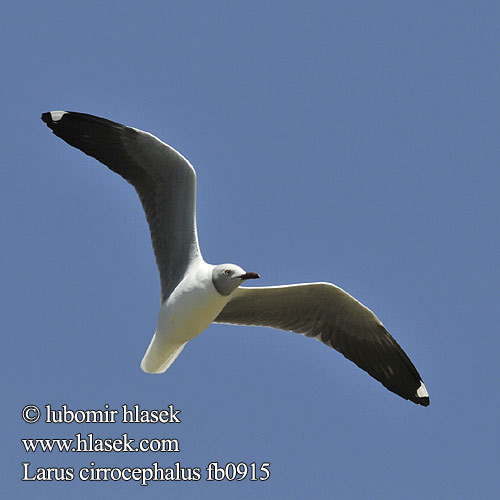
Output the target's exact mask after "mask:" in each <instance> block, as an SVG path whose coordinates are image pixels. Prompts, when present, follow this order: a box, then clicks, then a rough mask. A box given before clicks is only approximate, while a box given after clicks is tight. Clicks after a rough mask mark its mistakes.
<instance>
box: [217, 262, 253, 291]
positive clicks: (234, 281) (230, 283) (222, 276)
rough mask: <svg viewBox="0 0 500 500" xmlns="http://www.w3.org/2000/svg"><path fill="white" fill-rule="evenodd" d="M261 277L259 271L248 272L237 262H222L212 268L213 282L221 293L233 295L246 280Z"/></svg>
mask: <svg viewBox="0 0 500 500" xmlns="http://www.w3.org/2000/svg"><path fill="white" fill-rule="evenodd" d="M256 278H260V276H259V275H258V274H257V273H247V272H246V271H244V270H243V269H241V267H240V266H236V265H235V264H220V265H218V266H215V267H214V268H213V270H212V282H213V284H214V286H215V289H216V290H217V291H218V292H219V293H220V294H221V295H231V293H233V292H234V291H235V290H236V289H237V288H238V287H239V286H240V285H241V284H242V283H243V282H244V281H245V280H253V279H256Z"/></svg>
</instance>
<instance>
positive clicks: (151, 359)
mask: <svg viewBox="0 0 500 500" xmlns="http://www.w3.org/2000/svg"><path fill="white" fill-rule="evenodd" d="M186 344H187V342H182V343H181V344H178V343H171V342H170V343H169V342H168V341H166V339H161V340H160V339H159V338H158V336H157V335H156V332H155V334H154V335H153V338H152V339H151V342H150V344H149V347H148V349H147V351H146V354H144V357H143V358H142V361H141V368H142V370H143V371H145V372H146V373H163V372H165V371H167V370H168V368H169V367H170V365H171V364H172V363H173V362H174V361H175V360H176V359H177V356H179V354H180V353H181V351H182V349H184V346H185V345H186Z"/></svg>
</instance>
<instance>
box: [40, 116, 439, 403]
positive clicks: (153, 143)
mask: <svg viewBox="0 0 500 500" xmlns="http://www.w3.org/2000/svg"><path fill="white" fill-rule="evenodd" d="M42 120H43V121H44V122H45V123H46V124H47V125H48V127H49V128H50V129H52V131H53V132H54V134H56V135H57V136H58V137H60V138H61V139H63V140H64V141H66V142H67V143H68V144H70V145H71V146H74V147H76V148H78V149H80V150H81V151H83V152H84V153H86V154H88V155H90V156H92V157H94V158H96V159H97V160H99V161H100V162H102V163H104V164H105V165H106V166H107V167H109V168H110V169H111V170H113V171H114V172H116V173H117V174H119V175H121V176H122V177H123V178H124V179H126V180H127V181H128V182H129V183H131V184H132V185H133V186H134V188H135V190H136V191H137V193H138V195H139V198H140V200H141V203H142V206H143V208H144V211H145V213H146V218H147V220H148V224H149V229H150V232H151V239H152V243H153V249H154V252H155V256H156V263H157V265H158V270H159V273H160V282H161V307H160V312H159V315H158V323H157V327H156V331H155V333H154V335H153V338H152V340H151V342H150V344H149V347H148V348H147V351H146V354H145V355H144V357H143V359H142V362H141V368H142V369H143V370H144V371H145V372H147V373H163V372H164V371H165V370H167V369H168V367H169V366H170V365H171V364H172V363H173V362H174V361H175V359H176V358H177V356H178V355H179V354H180V352H181V351H182V349H183V348H184V346H185V345H186V343H187V342H189V341H190V340H191V339H193V338H194V337H196V336H197V335H199V334H200V333H201V332H203V330H205V329H206V328H207V327H208V326H209V325H210V324H211V323H212V322H216V323H232V324H238V325H262V326H267V327H271V328H278V329H282V330H290V331H292V332H296V333H301V334H303V335H306V336H307V337H313V338H316V339H317V340H320V341H321V342H323V343H324V344H326V345H328V346H330V347H333V348H334V349H336V350H337V351H339V352H341V353H342V354H343V355H344V356H345V357H346V358H348V359H349V360H351V361H353V362H354V363H356V364H357V365H358V366H359V367H360V368H362V369H363V370H365V371H366V372H368V373H369V374H370V375H371V376H372V377H374V378H375V379H377V380H378V381H379V382H381V383H382V384H383V385H384V386H385V387H386V388H387V389H389V390H390V391H392V392H394V393H396V394H398V395H399V396H401V397H402V398H405V399H408V400H410V401H413V402H414V403H417V404H420V405H422V406H428V405H429V395H428V393H427V390H426V388H425V385H424V383H423V382H422V379H421V377H420V375H419V374H418V372H417V370H416V368H415V367H414V366H413V363H412V362H411V361H410V359H409V358H408V356H407V355H406V353H405V352H404V351H403V349H402V348H401V347H400V346H399V344H398V343H397V342H396V341H395V340H394V339H393V337H392V336H391V335H390V334H389V333H388V332H387V330H386V329H385V327H384V325H383V324H382V322H381V321H380V320H379V319H378V318H377V316H375V314H373V313H372V312H371V311H370V310H369V309H368V308H367V307H365V306H364V305H363V304H361V303H360V302H358V301H357V300H356V299H355V298H353V297H351V296H350V295H349V294H348V293H347V292H345V291H344V290H342V289H341V288H339V287H337V286H335V285H333V284H331V283H304V284H294V285H284V286H271V287H258V288H250V287H242V288H239V286H240V285H241V284H242V283H243V282H245V281H246V280H248V279H255V278H258V277H259V275H258V274H256V273H249V272H246V271H244V270H243V269H242V268H241V267H239V266H236V265H234V264H220V265H217V266H213V265H211V264H207V263H206V262H205V261H204V260H203V258H202V256H201V252H200V247H199V245H198V235H197V232H196V173H195V170H194V168H193V167H192V166H191V164H190V163H189V162H188V161H187V160H186V159H185V158H184V157H183V156H182V155H181V154H179V153H178V152H177V151H175V149H173V148H172V147H170V146H168V145H167V144H165V143H164V142H162V141H160V140H159V139H158V138H156V137H155V136H153V135H151V134H149V133H147V132H143V131H141V130H138V129H135V128H131V127H126V126H124V125H121V124H119V123H116V122H112V121H110V120H106V119H104V118H99V117H97V116H92V115H88V114H84V113H75V112H68V111H51V112H49V113H43V115H42Z"/></svg>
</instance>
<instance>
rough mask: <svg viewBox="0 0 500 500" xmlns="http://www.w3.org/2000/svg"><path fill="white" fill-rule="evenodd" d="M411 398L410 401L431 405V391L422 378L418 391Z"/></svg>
mask: <svg viewBox="0 0 500 500" xmlns="http://www.w3.org/2000/svg"><path fill="white" fill-rule="evenodd" d="M409 399H410V401H413V402H414V403H416V404H417V405H421V406H429V405H430V399H429V393H428V392H427V389H426V387H425V384H424V383H423V382H422V381H421V380H420V385H419V387H418V389H417V392H415V394H414V395H413V397H411V398H409Z"/></svg>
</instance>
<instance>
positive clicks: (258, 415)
mask: <svg viewBox="0 0 500 500" xmlns="http://www.w3.org/2000/svg"><path fill="white" fill-rule="evenodd" d="M499 15H500V8H499V6H498V3H497V2H487V1H484V2H476V3H471V2H461V1H458V2H456V1H455V2H448V1H445V2H438V4H436V3H435V2H423V3H422V2H418V3H416V2H401V1H386V2H371V1H364V2H347V1H345V2H308V3H307V4H306V3H305V2H221V1H216V2H210V3H207V2H159V1H158V2H116V1H109V2H95V1H88V2H84V4H83V5H82V4H81V3H78V4H77V2H62V1H61V2H51V1H48V2H29V3H18V2H9V1H8V2H4V3H3V4H2V7H0V19H1V21H0V41H1V47H2V48H1V51H2V67H3V72H2V75H3V76H2V79H1V80H0V90H1V94H2V96H3V99H2V103H3V109H2V115H3V119H2V121H1V124H0V130H1V133H2V138H3V141H2V144H3V154H4V158H3V161H2V169H1V175H2V182H1V183H0V189H1V196H0V200H1V203H2V213H3V214H4V216H3V217H2V221H1V224H2V228H1V229H2V234H3V235H4V237H3V239H2V254H3V255H2V257H3V258H2V281H3V284H4V286H3V287H2V292H1V293H2V297H1V304H2V318H3V341H4V347H3V349H2V365H3V372H4V375H3V377H2V378H3V383H2V385H3V389H2V391H3V394H4V397H3V416H2V422H3V429H4V432H3V435H2V453H1V466H2V471H3V474H4V478H3V480H2V486H1V488H2V489H3V490H4V491H5V492H6V494H4V495H2V496H3V498H22V499H24V498H40V499H48V498H51V499H59V498H68V497H71V498H74V499H86V498H89V495H91V496H94V497H95V498H107V499H118V498H120V499H121V498H139V497H140V498H144V499H156V498H163V497H167V496H169V497H170V498H186V499H189V498H228V499H229V498H244V499H246V498H249V499H250V498H259V499H262V498H265V499H268V498H269V499H291V498H318V499H320V498H325V499H326V498H342V499H387V498H405V499H420V498H430V499H434V498H435V499H461V498H463V499H466V498H484V499H487V498H497V496H496V495H497V494H498V491H499V479H498V462H499V458H498V445H499V439H498V418H499V409H500V408H499V397H498V395H499V389H500V387H499V377H498V373H497V369H498V352H499V340H498V309H497V308H498V282H499V265H498V246H499V242H500V241H499V240H500V238H499V231H498V212H499V201H498V187H499V180H500V179H499V173H498V171H499V163H500V149H499V146H498V130H499V129H498V118H499V111H500V109H499V108H500V106H499V99H498V89H499V88H500V81H499V80H500V70H499V68H500V64H499V56H498V47H499V42H500V35H499V31H498V19H499ZM53 109H69V110H75V111H83V112H87V113H92V114H97V115H100V116H104V117H108V118H111V119H113V120H116V121H119V122H122V123H125V124H128V125H132V126H135V127H138V128H141V129H144V130H147V131H150V132H152V133H154V134H155V135H157V136H159V137H160V138H162V139H163V140H165V141H166V142H168V143H169V144H171V145H172V146H174V147H175V148H176V149H178V150H180V151H181V152H182V153H183V154H184V155H185V156H186V157H187V158H188V159H189V160H190V161H191V163H192V164H193V165H194V166H195V168H196V169H197V173H198V228H199V238H200V244H201V247H202V251H203V254H204V257H205V259H206V260H207V261H208V262H211V263H219V262H226V261H230V262H236V263H238V264H240V265H242V266H243V267H244V268H246V269H248V270H251V271H255V272H258V273H259V274H260V275H261V276H262V279H261V280H260V281H261V283H260V284H262V285H271V284H284V283H296V282H308V281H330V282H333V283H336V284H337V285H339V286H341V287H342V288H344V289H345V290H347V291H349V292H350V293H351V294H352V295H354V296H355V297H357V298H358V299H359V300H361V301H362V302H363V303H365V304H366V305H367V306H369V307H370V308H371V309H373V310H374V311H375V313H376V314H377V315H378V316H379V317H380V318H381V319H382V321H383V322H384V323H385V325H386V326H387V328H388V329H389V331H390V332H391V333H392V334H393V335H394V337H395V338H396V339H397V340H398V342H399V343H400V344H401V345H402V346H403V348H404V349H405V350H406V352H407V353H408V354H409V356H410V357H411V359H412V360H413V362H414V363H415V365H416V366H417V368H418V370H419V372H420V374H421V375H422V377H423V379H424V381H425V383H426V385H427V388H428V389H429V392H430V396H431V405H430V407H429V408H421V407H418V406H416V405H413V404H411V403H409V402H407V401H404V400H402V399H400V398H398V397H397V396H395V395H393V394H392V393H390V392H388V391H386V390H385V389H384V388H383V387H382V386H381V385H380V384H379V383H377V382H376V381H374V380H373V379H371V378H370V377H369V376H368V375H367V374H366V373H364V372H362V371H361V370H359V369H358V368H357V367H355V366H354V365H353V364H352V363H349V362H348V361H347V360H345V359H344V358H343V357H342V356H341V355H339V354H338V353H336V352H335V351H333V350H331V349H328V348H326V347H325V346H323V345H321V344H320V343H318V342H314V341H312V340H310V339H306V338H303V337H301V336H299V335H295V334H291V333H287V332H279V331H274V330H269V329H264V328H248V327H245V328H244V327H231V326H227V325H212V326H211V327H210V328H209V329H208V330H207V331H206V332H204V333H203V334H202V335H200V336H199V337H198V338H196V339H195V340H194V341H192V342H191V343H190V344H189V345H188V346H187V347H186V349H185V350H184V352H183V353H182V355H181V356H180V357H179V359H178V360H177V361H176V362H175V363H174V365H173V366H172V368H171V369H170V370H169V371H168V372H167V373H166V374H164V375H161V376H150V375H146V374H144V373H142V372H141V370H140V368H139V363H140V360H141V358H142V355H143V353H144V350H145V348H146V346H147V344H148V342H149V340H150V337H151V335H152V333H153V331H154V327H155V324H156V315H157V310H158V305H159V281H158V277H157V272H156V268H155V262H154V258H153V253H152V250H151V245H150V241H149V234H148V229H147V226H146V223H145V218H144V215H143V212H142V209H141V207H140V204H139V201H138V199H137V197H136V194H135V193H134V191H133V190H132V189H131V187H130V186H129V185H128V184H127V183H125V182H124V181H123V180H122V179H120V178H119V177H118V176H116V175H114V174H112V173H111V172H109V171H108V170H107V169H106V168H105V167H103V166H102V165H100V164H98V163H97V162H95V161H94V160H92V159H90V158H89V157H86V156H85V155H83V154H82V153H80V152H79V151H77V150H74V149H72V148H70V147H69V146H67V145H66V144H64V143H63V142H62V141H60V140H59V139H57V138H56V137H55V136H53V135H52V134H51V133H50V131H49V130H48V129H47V128H46V127H45V125H44V124H43V123H42V122H41V121H40V114H41V113H42V112H44V111H49V110H53ZM27 404H36V405H38V406H39V407H40V408H43V407H44V405H46V404H50V405H52V407H54V408H60V407H61V405H63V404H66V405H68V406H69V407H70V408H72V409H103V408H104V405H105V404H108V405H109V407H110V408H116V409H119V408H120V407H121V405H123V404H127V405H130V406H131V405H134V404H140V405H141V407H143V408H148V409H155V408H167V407H168V405H169V404H173V405H174V406H175V408H176V409H180V410H181V414H180V415H181V417H182V423H180V424H124V423H121V422H117V423H115V424H90V423H89V424H48V423H43V422H41V421H40V422H38V423H36V424H32V425H30V424H27V423H25V422H23V421H22V419H21V410H22V408H23V407H24V406H25V405H27ZM76 433H81V434H83V435H86V434H88V433H93V434H94V435H95V436H97V437H102V438H105V437H110V438H116V437H120V436H121V435H122V434H123V433H127V434H128V435H129V436H130V437H131V438H135V439H137V440H139V439H141V438H145V437H152V438H176V439H178V441H179V443H180V448H181V450H180V452H178V453H164V454H160V453H139V454H131V453H118V452H116V453H87V454H85V453H79V454H77V453H59V452H53V453H48V452H46V453H41V452H37V453H27V452H25V450H24V448H23V446H22V444H21V441H20V440H21V439H22V438H70V437H72V436H74V435H75V434H76ZM27 461H29V462H31V463H32V467H34V468H36V467H74V468H75V470H76V471H78V470H79V469H80V468H81V467H88V466H89V463H90V462H94V463H95V464H96V467H99V466H101V467H119V468H124V467H151V464H152V463H153V462H158V463H159V464H160V466H163V467H169V466H172V464H174V463H175V462H180V464H181V465H182V466H184V467H200V468H201V469H202V472H203V471H204V468H205V466H206V465H208V464H209V463H210V462H213V461H217V462H219V463H220V464H225V463H227V462H235V463H238V462H246V463H252V462H256V463H257V464H259V465H260V464H261V463H263V462H270V463H271V466H270V471H271V476H270V478H269V479H268V480H267V481H265V482H252V481H249V480H244V481H241V482H227V481H223V482H220V483H216V482H207V481H205V480H204V479H202V480H201V481H197V482H151V483H150V484H149V485H148V486H146V487H141V486H140V485H138V484H136V483H134V482H133V481H130V482H125V481H118V482H112V481H108V482H92V483H89V482H83V481H81V480H79V479H78V478H75V479H74V480H73V481H67V482H55V481H52V482H38V481H26V482H22V481H21V480H20V478H21V476H22V466H21V463H22V462H27Z"/></svg>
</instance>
